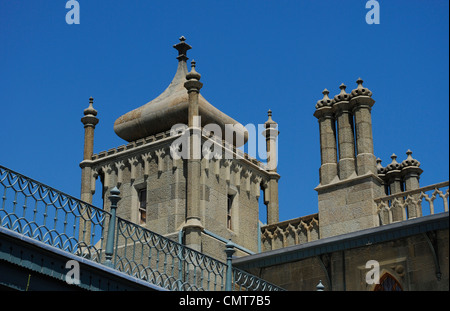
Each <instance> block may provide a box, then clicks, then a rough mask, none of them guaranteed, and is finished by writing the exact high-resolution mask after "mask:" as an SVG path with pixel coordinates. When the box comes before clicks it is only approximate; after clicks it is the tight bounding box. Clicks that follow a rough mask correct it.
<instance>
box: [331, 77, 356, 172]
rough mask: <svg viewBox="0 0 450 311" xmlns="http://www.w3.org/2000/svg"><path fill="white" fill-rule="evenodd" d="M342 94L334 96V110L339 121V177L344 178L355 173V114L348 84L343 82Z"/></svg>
mask: <svg viewBox="0 0 450 311" xmlns="http://www.w3.org/2000/svg"><path fill="white" fill-rule="evenodd" d="M339 88H340V89H341V92H340V94H338V95H336V96H335V97H334V105H333V107H334V110H335V116H336V121H337V136H338V146H339V148H338V150H339V163H338V174H339V179H340V180H344V179H347V178H349V177H351V176H354V175H355V136H354V133H353V115H352V106H351V105H350V101H349V100H350V94H347V93H346V92H345V88H346V86H345V85H344V84H341V86H340V87H339Z"/></svg>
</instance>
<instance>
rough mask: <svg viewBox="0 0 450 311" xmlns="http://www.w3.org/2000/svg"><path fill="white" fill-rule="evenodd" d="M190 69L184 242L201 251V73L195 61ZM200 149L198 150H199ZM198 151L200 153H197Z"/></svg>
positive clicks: (188, 77)
mask: <svg viewBox="0 0 450 311" xmlns="http://www.w3.org/2000/svg"><path fill="white" fill-rule="evenodd" d="M191 66H192V67H191V71H190V72H189V73H188V74H187V75H186V79H187V81H186V82H185V83H184V87H185V88H186V89H187V92H188V96H189V106H188V117H189V121H188V122H189V124H188V125H189V131H190V133H189V134H190V135H189V158H188V160H187V202H186V209H187V210H186V223H185V225H184V227H183V229H184V232H185V244H186V245H187V246H188V247H190V248H193V249H195V250H197V251H201V233H202V230H203V225H202V223H201V215H200V174H201V149H200V146H199V145H198V144H200V139H201V128H200V127H201V122H199V118H198V117H199V108H198V95H199V93H200V89H201V88H202V86H203V84H202V83H201V82H200V81H199V80H200V77H201V75H200V74H199V73H197V72H196V71H195V61H192V63H191ZM199 151H200V152H199ZM199 153H200V154H199Z"/></svg>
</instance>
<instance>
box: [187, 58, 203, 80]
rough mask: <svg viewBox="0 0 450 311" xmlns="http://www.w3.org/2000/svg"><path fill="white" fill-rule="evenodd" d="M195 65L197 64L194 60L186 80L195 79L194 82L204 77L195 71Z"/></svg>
mask: <svg viewBox="0 0 450 311" xmlns="http://www.w3.org/2000/svg"><path fill="white" fill-rule="evenodd" d="M195 64H196V62H195V60H192V61H191V71H190V72H188V74H187V75H186V79H187V80H192V79H194V80H197V81H199V80H200V78H201V77H202V75H201V74H199V73H198V72H197V71H196V70H195Z"/></svg>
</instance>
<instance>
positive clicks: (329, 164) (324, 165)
mask: <svg viewBox="0 0 450 311" xmlns="http://www.w3.org/2000/svg"><path fill="white" fill-rule="evenodd" d="M329 93H330V92H329V91H328V90H327V89H325V90H324V91H323V92H322V94H323V99H321V100H319V101H318V102H317V104H316V111H315V112H314V116H315V117H316V118H317V119H318V120H319V129H320V156H321V166H320V184H321V185H327V184H329V183H330V182H331V181H333V180H334V179H337V149H336V148H337V147H336V126H335V124H334V121H335V120H334V111H333V108H332V105H333V102H332V100H331V99H330V98H329V97H328V94H329Z"/></svg>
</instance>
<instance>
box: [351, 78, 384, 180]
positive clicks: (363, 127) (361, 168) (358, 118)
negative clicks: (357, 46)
mask: <svg viewBox="0 0 450 311" xmlns="http://www.w3.org/2000/svg"><path fill="white" fill-rule="evenodd" d="M363 82H364V81H363V80H362V79H361V78H359V79H358V80H357V81H356V83H357V84H358V87H357V88H356V89H354V90H353V91H352V93H351V94H352V98H351V100H350V104H351V105H352V106H353V115H354V116H355V131H356V133H355V134H356V172H357V174H358V176H360V175H364V174H367V173H373V174H375V175H376V174H377V164H376V158H375V155H374V153H373V135H372V115H371V109H372V106H373V104H374V103H375V100H373V99H372V97H371V96H372V92H371V91H370V90H369V89H367V88H365V87H363V85H362V84H363Z"/></svg>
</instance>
